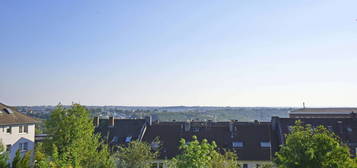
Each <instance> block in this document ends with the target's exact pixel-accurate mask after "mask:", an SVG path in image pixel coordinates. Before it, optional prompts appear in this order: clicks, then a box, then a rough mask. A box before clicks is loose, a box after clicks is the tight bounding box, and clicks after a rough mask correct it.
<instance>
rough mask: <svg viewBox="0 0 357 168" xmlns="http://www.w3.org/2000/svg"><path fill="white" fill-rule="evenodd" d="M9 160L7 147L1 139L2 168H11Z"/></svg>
mask: <svg viewBox="0 0 357 168" xmlns="http://www.w3.org/2000/svg"><path fill="white" fill-rule="evenodd" d="M8 159H9V156H8V153H7V152H6V151H5V147H4V146H3V144H2V142H1V139H0V168H7V167H9V165H8V163H7V161H8Z"/></svg>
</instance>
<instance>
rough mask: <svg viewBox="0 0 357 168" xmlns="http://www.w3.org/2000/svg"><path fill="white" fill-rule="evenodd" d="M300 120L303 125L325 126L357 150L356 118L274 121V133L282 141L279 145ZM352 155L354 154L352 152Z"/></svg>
mask: <svg viewBox="0 0 357 168" xmlns="http://www.w3.org/2000/svg"><path fill="white" fill-rule="evenodd" d="M297 120H300V121H302V123H303V124H310V125H311V126H313V127H316V126H319V125H323V126H325V127H326V128H327V129H329V130H330V131H333V132H334V133H335V134H336V135H337V136H338V137H340V139H341V141H342V142H343V143H345V144H347V145H349V146H350V147H351V149H353V150H355V148H356V147H357V119H356V118H278V117H274V118H273V120H272V123H273V128H274V133H275V134H276V136H277V137H278V139H279V140H280V142H279V144H282V143H283V142H284V141H285V135H287V134H288V133H289V126H293V125H295V121H297ZM352 153H354V152H353V151H352Z"/></svg>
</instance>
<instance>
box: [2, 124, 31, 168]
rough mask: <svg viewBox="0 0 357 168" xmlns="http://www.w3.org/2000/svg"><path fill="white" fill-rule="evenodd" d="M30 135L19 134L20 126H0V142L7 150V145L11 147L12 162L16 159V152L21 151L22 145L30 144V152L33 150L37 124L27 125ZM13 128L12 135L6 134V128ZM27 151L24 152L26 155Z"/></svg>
mask: <svg viewBox="0 0 357 168" xmlns="http://www.w3.org/2000/svg"><path fill="white" fill-rule="evenodd" d="M27 125H28V133H19V126H20V125H8V126H0V140H1V141H2V144H3V145H4V147H5V148H6V145H11V151H10V155H9V157H10V162H12V159H13V158H14V157H15V153H16V151H17V150H18V149H19V145H20V143H25V142H27V143H28V150H33V149H34V146H35V124H27ZM9 126H11V127H12V128H11V134H9V133H6V127H9ZM3 128H4V129H3ZM25 152H26V151H23V152H22V153H23V154H24V153H25Z"/></svg>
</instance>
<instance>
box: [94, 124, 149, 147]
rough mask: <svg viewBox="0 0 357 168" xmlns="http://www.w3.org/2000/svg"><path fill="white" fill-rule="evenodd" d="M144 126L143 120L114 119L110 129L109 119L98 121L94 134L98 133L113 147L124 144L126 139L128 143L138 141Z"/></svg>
mask: <svg viewBox="0 0 357 168" xmlns="http://www.w3.org/2000/svg"><path fill="white" fill-rule="evenodd" d="M145 124H146V120H145V119H114V127H110V126H109V119H100V120H99V126H98V127H96V128H95V132H96V133H100V134H101V135H102V138H104V139H105V140H106V142H107V143H108V144H109V145H110V146H112V147H113V146H117V145H124V144H126V143H127V142H125V141H126V139H127V138H128V140H130V141H133V140H138V138H139V137H140V133H141V131H142V129H143V128H144V127H145Z"/></svg>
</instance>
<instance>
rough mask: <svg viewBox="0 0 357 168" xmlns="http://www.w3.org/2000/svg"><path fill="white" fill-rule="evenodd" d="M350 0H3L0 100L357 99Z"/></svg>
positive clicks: (207, 102) (293, 102)
mask: <svg viewBox="0 0 357 168" xmlns="http://www.w3.org/2000/svg"><path fill="white" fill-rule="evenodd" d="M356 6H357V1H355V0H341V1H333V0H315V1H311V0H301V1H277V0H272V1H258V0H252V1H241V0H238V1H233V0H227V1H212V2H210V1H200V0H198V1H186V0H183V1H163V0H157V1H135V2H134V1H115V0H110V1H105V2H103V1H84V0H79V1H69V0H64V1H45V0H39V1H1V2H0V20H1V22H0V37H1V38H0V58H1V59H0V60H1V63H2V65H1V66H0V70H1V72H3V73H2V81H1V82H0V102H2V103H5V104H9V105H56V104H58V103H59V102H62V103H63V104H71V102H78V103H81V104H83V105H106V104H113V105H115V104H117V105H125V106H138V105H139V106H153V105H154V106H181V105H185V106H197V105H198V106H236V107H302V103H303V102H305V103H306V106H307V107H356V106H357V103H356V100H355V95H357V87H356V86H357V78H356V77H355V76H356V75H355V73H356V72H357V66H356V65H357V56H356V55H357V20H356V19H357V10H356Z"/></svg>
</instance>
